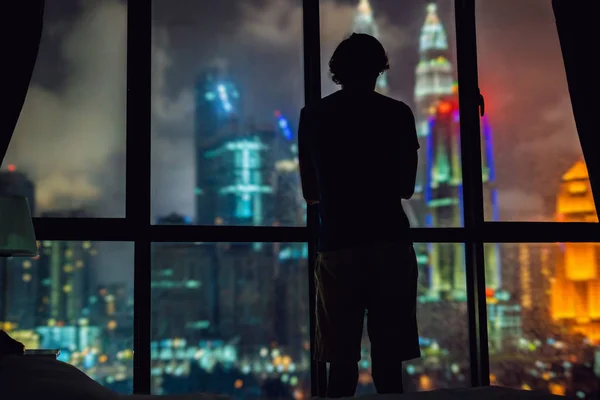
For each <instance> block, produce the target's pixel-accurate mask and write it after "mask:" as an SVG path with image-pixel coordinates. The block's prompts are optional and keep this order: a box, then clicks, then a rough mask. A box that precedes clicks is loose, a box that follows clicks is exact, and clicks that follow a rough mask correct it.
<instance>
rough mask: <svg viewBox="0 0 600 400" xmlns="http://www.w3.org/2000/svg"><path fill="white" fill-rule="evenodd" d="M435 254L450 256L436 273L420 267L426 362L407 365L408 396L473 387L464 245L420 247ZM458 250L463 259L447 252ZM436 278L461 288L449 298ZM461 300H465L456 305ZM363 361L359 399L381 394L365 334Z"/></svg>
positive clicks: (420, 309)
mask: <svg viewBox="0 0 600 400" xmlns="http://www.w3.org/2000/svg"><path fill="white" fill-rule="evenodd" d="M419 246H421V247H424V248H427V249H429V251H430V253H431V254H444V255H446V256H442V258H441V259H440V260H439V263H438V264H437V265H436V267H435V268H434V269H429V270H428V269H426V268H424V267H423V266H421V267H420V268H419V291H418V293H419V297H418V305H417V319H418V324H419V339H420V343H421V355H422V357H421V358H420V359H416V360H411V361H407V362H405V363H404V376H403V380H404V387H405V391H407V392H409V391H410V392H413V391H427V390H436V389H444V388H457V387H468V386H470V381H469V373H470V371H469V358H468V348H469V343H468V342H469V338H468V323H467V322H468V321H467V306H466V301H465V299H466V288H465V284H466V280H465V277H464V265H463V263H462V261H463V257H464V246H463V245H462V244H460V243H418V244H415V248H419ZM448 248H452V249H456V250H457V252H456V254H458V256H459V258H458V259H453V258H452V256H448V255H447V254H451V253H447V252H445V251H444V249H448ZM436 277H448V278H449V277H452V278H450V280H456V281H457V282H458V285H456V286H460V287H461V288H456V289H455V292H454V295H453V296H448V297H447V298H444V295H443V291H442V290H440V289H439V286H440V285H439V284H438V283H436V282H439V281H438V280H437V279H436ZM458 298H460V300H456V299H458ZM363 337H364V340H363V351H362V354H363V358H362V360H361V361H360V373H359V386H358V389H357V395H361V394H372V393H376V391H375V386H374V385H373V380H372V378H371V360H370V352H369V350H370V345H369V341H368V335H367V333H366V327H365V329H364V331H363Z"/></svg>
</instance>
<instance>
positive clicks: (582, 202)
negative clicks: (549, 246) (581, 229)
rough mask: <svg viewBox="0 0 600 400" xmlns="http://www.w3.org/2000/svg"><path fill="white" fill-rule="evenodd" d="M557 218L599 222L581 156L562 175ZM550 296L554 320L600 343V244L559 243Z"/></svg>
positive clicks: (558, 219) (566, 220) (565, 220)
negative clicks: (579, 159)
mask: <svg viewBox="0 0 600 400" xmlns="http://www.w3.org/2000/svg"><path fill="white" fill-rule="evenodd" d="M556 219H557V221H564V222H598V216H597V214H596V208H595V206H594V199H593V197H592V188H591V186H590V181H589V176H588V172H587V167H586V165H585V162H584V161H583V160H581V161H578V162H577V163H575V164H574V165H573V166H572V167H571V168H570V169H569V170H568V171H567V172H566V173H565V174H564V175H563V176H562V182H561V185H560V190H559V193H558V199H557V207H556ZM551 299H552V300H551V314H552V318H553V320H554V321H556V322H560V323H561V324H564V325H566V326H568V327H570V328H571V330H572V331H573V332H579V333H582V334H583V335H585V336H586V337H588V338H589V339H590V340H592V341H594V342H596V343H600V244H598V243H561V244H559V245H558V251H557V264H556V271H555V275H554V279H553V281H552V294H551Z"/></svg>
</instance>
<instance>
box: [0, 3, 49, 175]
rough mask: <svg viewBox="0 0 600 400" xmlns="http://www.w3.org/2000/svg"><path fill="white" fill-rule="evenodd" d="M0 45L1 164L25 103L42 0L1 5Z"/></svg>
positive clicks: (40, 17)
mask: <svg viewBox="0 0 600 400" xmlns="http://www.w3.org/2000/svg"><path fill="white" fill-rule="evenodd" d="M0 8H1V11H0V46H1V50H2V53H3V55H4V57H3V58H2V60H1V62H0V64H1V65H2V75H1V76H2V79H4V82H5V83H4V84H3V85H2V88H1V89H0V90H1V91H0V95H1V96H2V97H3V99H4V100H3V101H2V113H0V165H1V164H2V162H3V161H4V156H5V155H6V151H7V150H8V145H9V144H10V140H11V138H12V135H13V132H14V130H15V127H16V125H17V121H18V120H19V115H20V114H21V109H22V108H23V104H24V103H25V97H26V95H27V89H28V88H29V82H30V81H31V76H32V75H33V67H34V66H35V61H36V59H37V55H38V50H39V47H40V40H41V36H42V26H43V15H44V0H16V1H12V0H11V1H5V2H3V3H2V6H0Z"/></svg>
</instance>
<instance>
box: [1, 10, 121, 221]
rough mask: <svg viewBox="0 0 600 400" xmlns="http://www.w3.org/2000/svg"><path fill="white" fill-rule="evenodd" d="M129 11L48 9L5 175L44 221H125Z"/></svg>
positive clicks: (7, 186) (4, 182) (10, 189)
mask: <svg viewBox="0 0 600 400" xmlns="http://www.w3.org/2000/svg"><path fill="white" fill-rule="evenodd" d="M126 39H127V5H126V3H125V2H122V1H100V2H84V3H82V2H79V1H76V0H66V1H62V0H50V1H47V2H46V5H45V12H44V29H43V33H42V41H41V45H40V50H39V54H38V58H37V63H36V66H35V70H34V73H33V78H32V80H31V83H30V86H29V91H28V93H27V99H26V101H25V105H24V107H23V110H22V112H21V115H20V118H19V122H18V125H17V128H16V130H15V132H14V135H13V137H12V140H11V142H10V146H9V148H8V152H7V155H6V157H5V159H4V161H3V165H2V170H1V171H0V187H1V188H2V193H4V194H17V195H23V196H26V197H27V198H28V200H29V203H30V205H31V207H32V211H33V214H34V215H35V216H39V217H62V218H84V217H88V218H89V217H113V218H114V217H123V216H125V175H124V170H125V100H126V72H127V71H126V54H127V53H126V52H127V47H126V45H127V40H126Z"/></svg>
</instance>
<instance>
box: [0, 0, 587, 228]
mask: <svg viewBox="0 0 600 400" xmlns="http://www.w3.org/2000/svg"><path fill="white" fill-rule="evenodd" d="M225 3H227V2H220V3H219V4H215V5H210V6H203V7H201V8H202V11H203V12H197V13H196V12H194V10H193V9H192V10H187V9H179V7H177V6H174V7H171V6H169V9H168V10H167V9H163V7H165V6H166V3H163V2H162V1H155V2H154V8H155V13H154V14H155V29H154V32H155V38H154V39H155V40H154V42H155V46H154V63H153V75H154V80H153V81H154V86H153V93H154V96H153V119H154V123H153V171H152V172H153V178H152V179H153V199H152V200H153V201H152V205H153V207H152V212H153V216H154V217H155V216H157V215H165V214H168V213H170V212H180V213H182V214H186V215H190V216H192V215H193V214H194V212H193V207H194V205H193V199H191V198H190V197H189V196H187V194H186V193H189V191H190V190H193V167H192V164H193V155H192V154H191V153H190V151H189V143H190V141H191V140H192V139H191V138H192V136H193V135H192V132H193V126H192V125H193V123H192V120H193V118H192V113H191V109H192V108H193V107H192V106H191V104H192V101H191V99H192V96H191V93H192V89H193V85H194V81H195V75H196V73H197V71H198V69H199V67H200V66H201V65H203V64H204V63H206V62H209V61H214V59H216V58H220V59H224V60H228V61H229V64H230V65H232V66H234V67H235V66H236V65H237V66H239V67H241V69H240V68H239V67H235V68H234V71H232V72H233V73H234V74H236V76H238V77H239V82H238V84H239V86H240V87H241V88H242V90H243V91H244V92H245V93H260V95H259V96H252V98H251V99H252V103H253V105H252V107H253V108H252V109H248V114H252V115H253V116H254V117H255V118H257V119H262V120H263V121H262V122H268V118H269V117H270V116H271V115H272V112H273V110H275V109H280V110H282V111H283V113H284V115H286V116H287V117H288V118H289V120H290V122H291V123H292V125H293V126H295V122H296V120H297V114H298V112H299V111H298V110H299V109H300V107H301V106H302V97H303V96H302V93H303V87H302V76H303V75H302V71H301V70H302V68H301V66H302V48H301V8H300V2H299V1H291V0H271V1H267V2H254V1H247V2H243V3H239V2H236V3H235V4H236V5H237V6H233V7H230V8H226V6H227V4H225ZM355 3H356V2H354V1H347V2H341V1H340V2H333V1H323V2H322V7H321V11H322V12H321V14H322V59H323V65H324V67H323V74H322V82H323V86H324V89H323V93H324V94H326V93H327V92H328V91H331V90H333V89H335V86H334V85H333V84H332V83H330V82H329V81H328V74H327V69H326V68H325V64H326V61H327V59H328V57H329V54H330V53H331V52H332V51H333V48H334V46H335V45H336V44H337V43H338V42H339V41H340V38H343V37H344V36H345V35H346V34H347V30H348V26H350V25H351V19H352V17H353V13H354V8H355V7H356V4H355ZM438 3H439V4H440V15H441V17H442V19H443V20H444V21H448V22H446V24H447V25H448V26H447V31H448V33H449V35H450V38H449V40H450V43H451V50H452V51H453V49H454V47H453V46H454V42H453V38H452V36H453V21H452V16H453V15H452V14H453V13H452V10H451V7H450V4H449V2H448V1H439V2H438ZM56 4H57V3H52V2H49V4H48V7H47V8H48V10H47V18H46V20H47V21H48V22H47V24H46V29H45V31H44V39H43V42H42V46H41V53H40V56H39V60H38V66H37V67H36V70H35V73H34V78H33V82H32V87H31V89H30V93H29V94H28V98H27V102H26V105H25V108H24V110H23V113H22V116H21V120H20V122H19V125H18V127H17V131H16V132H15V135H14V137H13V141H12V143H11V145H10V147H9V151H8V155H7V157H6V159H5V162H4V165H3V168H6V166H7V165H8V164H15V165H16V166H17V168H18V170H20V171H24V172H25V173H27V174H28V175H29V176H30V177H31V178H32V179H33V180H34V181H36V186H37V187H38V196H39V208H40V210H44V209H45V208H58V207H60V208H68V207H71V206H79V205H85V206H86V207H92V208H94V209H95V210H96V214H97V215H99V216H117V217H118V216H123V213H124V204H125V202H124V177H123V176H122V175H123V171H124V153H123V151H124V143H125V136H124V135H125V133H124V129H125V126H124V111H125V90H124V89H125V83H124V82H125V79H124V77H125V28H126V26H125V23H126V22H125V17H124V16H125V13H126V8H125V6H124V4H123V2H119V1H112V0H107V1H103V2H93V3H89V5H87V6H85V7H83V8H79V7H76V6H75V5H74V4H76V3H73V4H70V3H60V4H61V6H60V7H58V6H57V5H56ZM371 4H372V8H373V10H374V17H375V19H376V20H377V22H378V25H379V30H380V33H381V40H382V42H383V43H384V45H385V46H386V48H387V49H388V51H389V52H390V58H391V70H390V71H389V74H388V80H389V86H390V87H391V93H390V94H391V95H392V96H393V97H396V98H400V99H402V100H404V101H406V102H407V103H409V104H410V105H412V106H414V105H413V104H412V87H413V85H414V77H413V75H414V73H413V72H414V66H415V65H416V62H417V61H418V53H417V52H416V48H417V47H416V46H417V45H418V43H416V41H415V40H414V38H415V37H417V35H418V29H420V25H421V23H422V18H423V4H422V3H421V2H411V3H408V4H405V5H404V8H403V9H401V10H399V9H398V6H397V3H394V2H390V1H386V0H381V1H375V0H373V1H371ZM191 6H192V7H194V5H191ZM86 7H87V8H86ZM515 7H517V8H519V10H514V7H512V6H511V7H507V6H506V5H504V4H502V2H485V4H484V3H481V5H479V3H478V15H477V16H478V18H479V21H478V28H479V30H478V35H479V36H478V41H479V47H480V56H479V60H480V80H481V87H482V90H483V93H484V95H485V96H486V102H487V109H488V111H489V113H490V114H493V115H494V116H495V117H494V120H493V121H492V123H493V129H494V132H495V147H496V157H497V166H498V167H497V175H498V177H497V184H498V188H499V200H498V203H499V208H500V216H501V219H502V220H506V219H516V220H518V219H523V220H535V219H540V218H545V219H546V220H548V219H550V218H551V215H549V214H550V213H551V210H552V209H553V205H552V202H553V200H552V194H553V193H554V192H555V190H556V189H557V188H558V185H559V183H558V181H559V180H560V175H561V174H562V173H563V172H564V170H566V169H567V168H568V167H569V166H570V165H571V164H572V163H573V162H574V161H576V159H577V158H579V157H580V155H581V150H580V147H579V143H578V140H577V135H576V131H575V127H574V123H573V118H572V115H571V109H570V105H569V103H568V101H569V99H568V92H567V90H566V82H565V79H564V72H563V71H562V68H563V67H562V60H560V49H559V47H558V39H557V38H556V33H555V31H554V25H553V24H554V22H553V17H552V15H551V9H550V7H546V6H545V5H540V4H539V2H538V3H536V2H532V1H524V2H520V3H519V5H518V6H515ZM544 7H545V8H544ZM508 8H510V11H511V14H510V15H508V11H509V10H508ZM190 11H191V12H190ZM198 11H200V10H198ZM226 11H227V12H226ZM516 11H522V12H516ZM209 14H210V15H211V18H210V20H211V21H220V20H223V19H225V20H226V21H228V23H227V24H225V25H224V26H223V27H221V28H219V27H218V26H215V25H214V22H211V21H208V20H207V21H205V22H206V23H200V22H201V19H202V18H203V17H202V15H209ZM190 15H191V16H190ZM334 15H335V17H334ZM199 19H200V20H199ZM109 20H110V21H111V23H110V24H109V23H108V21H109ZM496 20H498V21H500V22H501V23H500V22H496ZM86 21H89V22H90V23H86ZM284 21H286V22H285V23H284ZM525 22H526V23H525ZM505 23H510V24H511V26H513V28H514V29H511V31H510V32H509V35H510V36H511V37H512V36H513V35H520V36H522V39H521V40H520V41H518V44H516V43H517V41H514V40H512V41H508V40H506V39H503V38H504V37H506V35H505V32H503V31H502V29H501V26H502V25H503V24H505ZM210 29H214V30H215V32H217V35H216V40H212V41H210V42H205V41H202V40H199V39H198V38H202V37H203V36H206V33H207V30H210ZM524 33H527V34H526V35H525V34H524ZM214 36H215V35H214V34H213V35H212V37H214ZM82 37H83V38H85V40H82V39H81V38H82ZM77 38H79V39H77ZM100 38H102V40H101V39H100ZM392 38H393V40H391V39H392ZM240 39H243V40H240ZM115 45H116V46H115ZM509 46H510V47H509ZM515 46H516V48H514V49H513V48H512V47H515ZM216 48H219V49H220V50H221V51H219V52H217V51H216ZM91 49H95V51H91ZM529 50H533V51H529ZM250 53H256V54H258V55H259V56H258V59H257V61H256V62H255V63H253V64H248V63H247V62H241V61H238V60H248V57H247V55H248V54H250ZM98 54H102V55H103V57H101V58H98ZM513 54H515V56H516V55H518V56H519V63H518V65H519V68H516V69H514V70H507V69H506V68H505V67H502V65H507V64H508V65H510V64H511V63H510V62H500V61H502V59H503V58H504V61H509V60H507V59H506V58H507V57H510V56H512V55H513ZM540 56H541V57H540ZM452 61H454V60H452ZM538 67H539V68H541V67H543V70H544V71H545V72H546V76H548V77H554V78H556V79H558V80H557V81H556V79H550V78H546V79H545V80H544V79H541V78H537V76H535V77H532V76H531V75H532V74H533V71H535V70H537V69H538ZM236 68H237V70H235V69H236ZM68 71H70V72H69V74H67V72H68ZM274 71H285V74H281V73H276V74H274V73H273V72H274ZM67 76H68V79H67ZM92 76H94V78H93V79H92ZM274 77H276V78H274ZM507 78H510V79H507ZM557 83H558V84H557ZM261 86H262V87H265V88H266V90H261V89H259V88H260V87H261ZM503 87H504V88H505V89H503ZM517 87H524V88H529V89H528V90H527V95H516V88H517ZM512 88H515V90H508V89H512ZM85 92H94V93H97V94H98V96H91V98H90V99H87V98H81V96H80V94H81V93H85ZM542 94H543V95H542ZM537 97H540V98H539V99H538V98H537ZM256 100H258V101H256ZM108 104H110V107H107V105H108ZM91 110H94V111H93V112H91ZM525 110H526V111H525ZM524 111H525V112H531V113H533V114H532V116H531V117H529V116H527V115H525V114H523V112H524ZM49 112H50V113H51V115H49ZM536 114H537V117H536ZM33 115H36V118H34V117H33ZM81 115H88V118H87V119H83V120H82V118H81V117H80V116H81ZM89 115H92V116H94V115H95V117H93V118H90V117H89ZM28 116H31V117H28ZM58 116H60V117H58ZM500 116H502V117H500ZM49 132H52V135H50V134H49ZM30 141H35V142H37V143H40V144H41V145H40V146H36V148H44V149H47V150H48V151H45V152H43V153H42V154H38V152H37V150H36V149H35V148H32V146H29V145H28V143H30ZM74 147H76V148H78V149H79V151H78V152H75V153H74V154H72V155H70V156H69V157H62V154H63V153H62V152H61V149H66V148H74ZM550 154H552V155H553V156H552V157H550ZM531 155H533V157H532V156H531ZM551 159H552V160H558V161H557V162H551V161H550V160H551ZM515 171H517V172H518V173H514V172H515ZM532 174H533V175H532ZM534 175H535V176H538V177H539V179H535V180H533V179H531V178H532V176H534ZM65 206H68V207H65Z"/></svg>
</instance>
